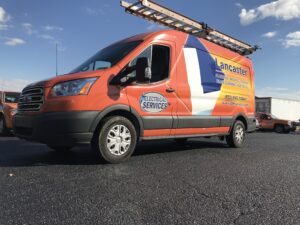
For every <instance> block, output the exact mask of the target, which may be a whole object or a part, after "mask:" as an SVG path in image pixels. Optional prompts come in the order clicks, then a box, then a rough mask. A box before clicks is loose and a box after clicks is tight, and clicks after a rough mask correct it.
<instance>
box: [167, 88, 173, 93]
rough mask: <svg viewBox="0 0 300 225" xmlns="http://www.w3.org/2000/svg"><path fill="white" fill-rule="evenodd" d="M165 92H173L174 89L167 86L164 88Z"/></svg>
mask: <svg viewBox="0 0 300 225" xmlns="http://www.w3.org/2000/svg"><path fill="white" fill-rule="evenodd" d="M166 92H168V93H173V92H175V90H174V89H173V88H167V89H166Z"/></svg>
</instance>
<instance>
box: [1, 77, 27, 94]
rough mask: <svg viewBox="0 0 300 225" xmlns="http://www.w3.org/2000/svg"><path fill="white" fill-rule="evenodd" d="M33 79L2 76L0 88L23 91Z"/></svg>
mask: <svg viewBox="0 0 300 225" xmlns="http://www.w3.org/2000/svg"><path fill="white" fill-rule="evenodd" d="M30 83H32V81H28V80H21V79H5V78H0V89H1V90H4V91H22V90H23V88H24V87H26V86H27V85H28V84H30Z"/></svg>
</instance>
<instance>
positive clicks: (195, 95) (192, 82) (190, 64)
mask: <svg viewBox="0 0 300 225" xmlns="http://www.w3.org/2000/svg"><path fill="white" fill-rule="evenodd" d="M183 51H184V57H185V63H186V70H187V75H188V82H189V86H190V90H191V101H192V114H193V115H211V112H212V110H213V109H214V107H215V105H216V102H217V98H218V96H219V93H220V92H219V91H217V92H211V93H207V94H204V92H203V87H202V84H201V70H200V63H199V59H198V54H197V49H195V48H184V49H183ZM207 66H209V65H207Z"/></svg>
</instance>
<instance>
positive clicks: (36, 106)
mask: <svg viewBox="0 0 300 225" xmlns="http://www.w3.org/2000/svg"><path fill="white" fill-rule="evenodd" d="M43 103H44V89H43V88H42V87H29V88H25V89H24V90H23V91H22V94H21V96H20V99H19V103H18V111H20V112H38V111H40V109H41V107H42V105H43Z"/></svg>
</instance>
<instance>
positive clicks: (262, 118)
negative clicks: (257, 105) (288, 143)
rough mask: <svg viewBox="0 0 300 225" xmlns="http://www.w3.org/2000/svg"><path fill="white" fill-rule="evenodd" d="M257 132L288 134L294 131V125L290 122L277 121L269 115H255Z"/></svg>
mask: <svg viewBox="0 0 300 225" xmlns="http://www.w3.org/2000/svg"><path fill="white" fill-rule="evenodd" d="M256 119H257V121H258V124H259V127H258V129H259V130H273V131H275V132H276V133H290V132H291V131H295V130H296V125H295V123H293V122H292V121H289V120H283V119H278V118H277V117H276V116H274V115H272V114H270V113H256Z"/></svg>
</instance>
